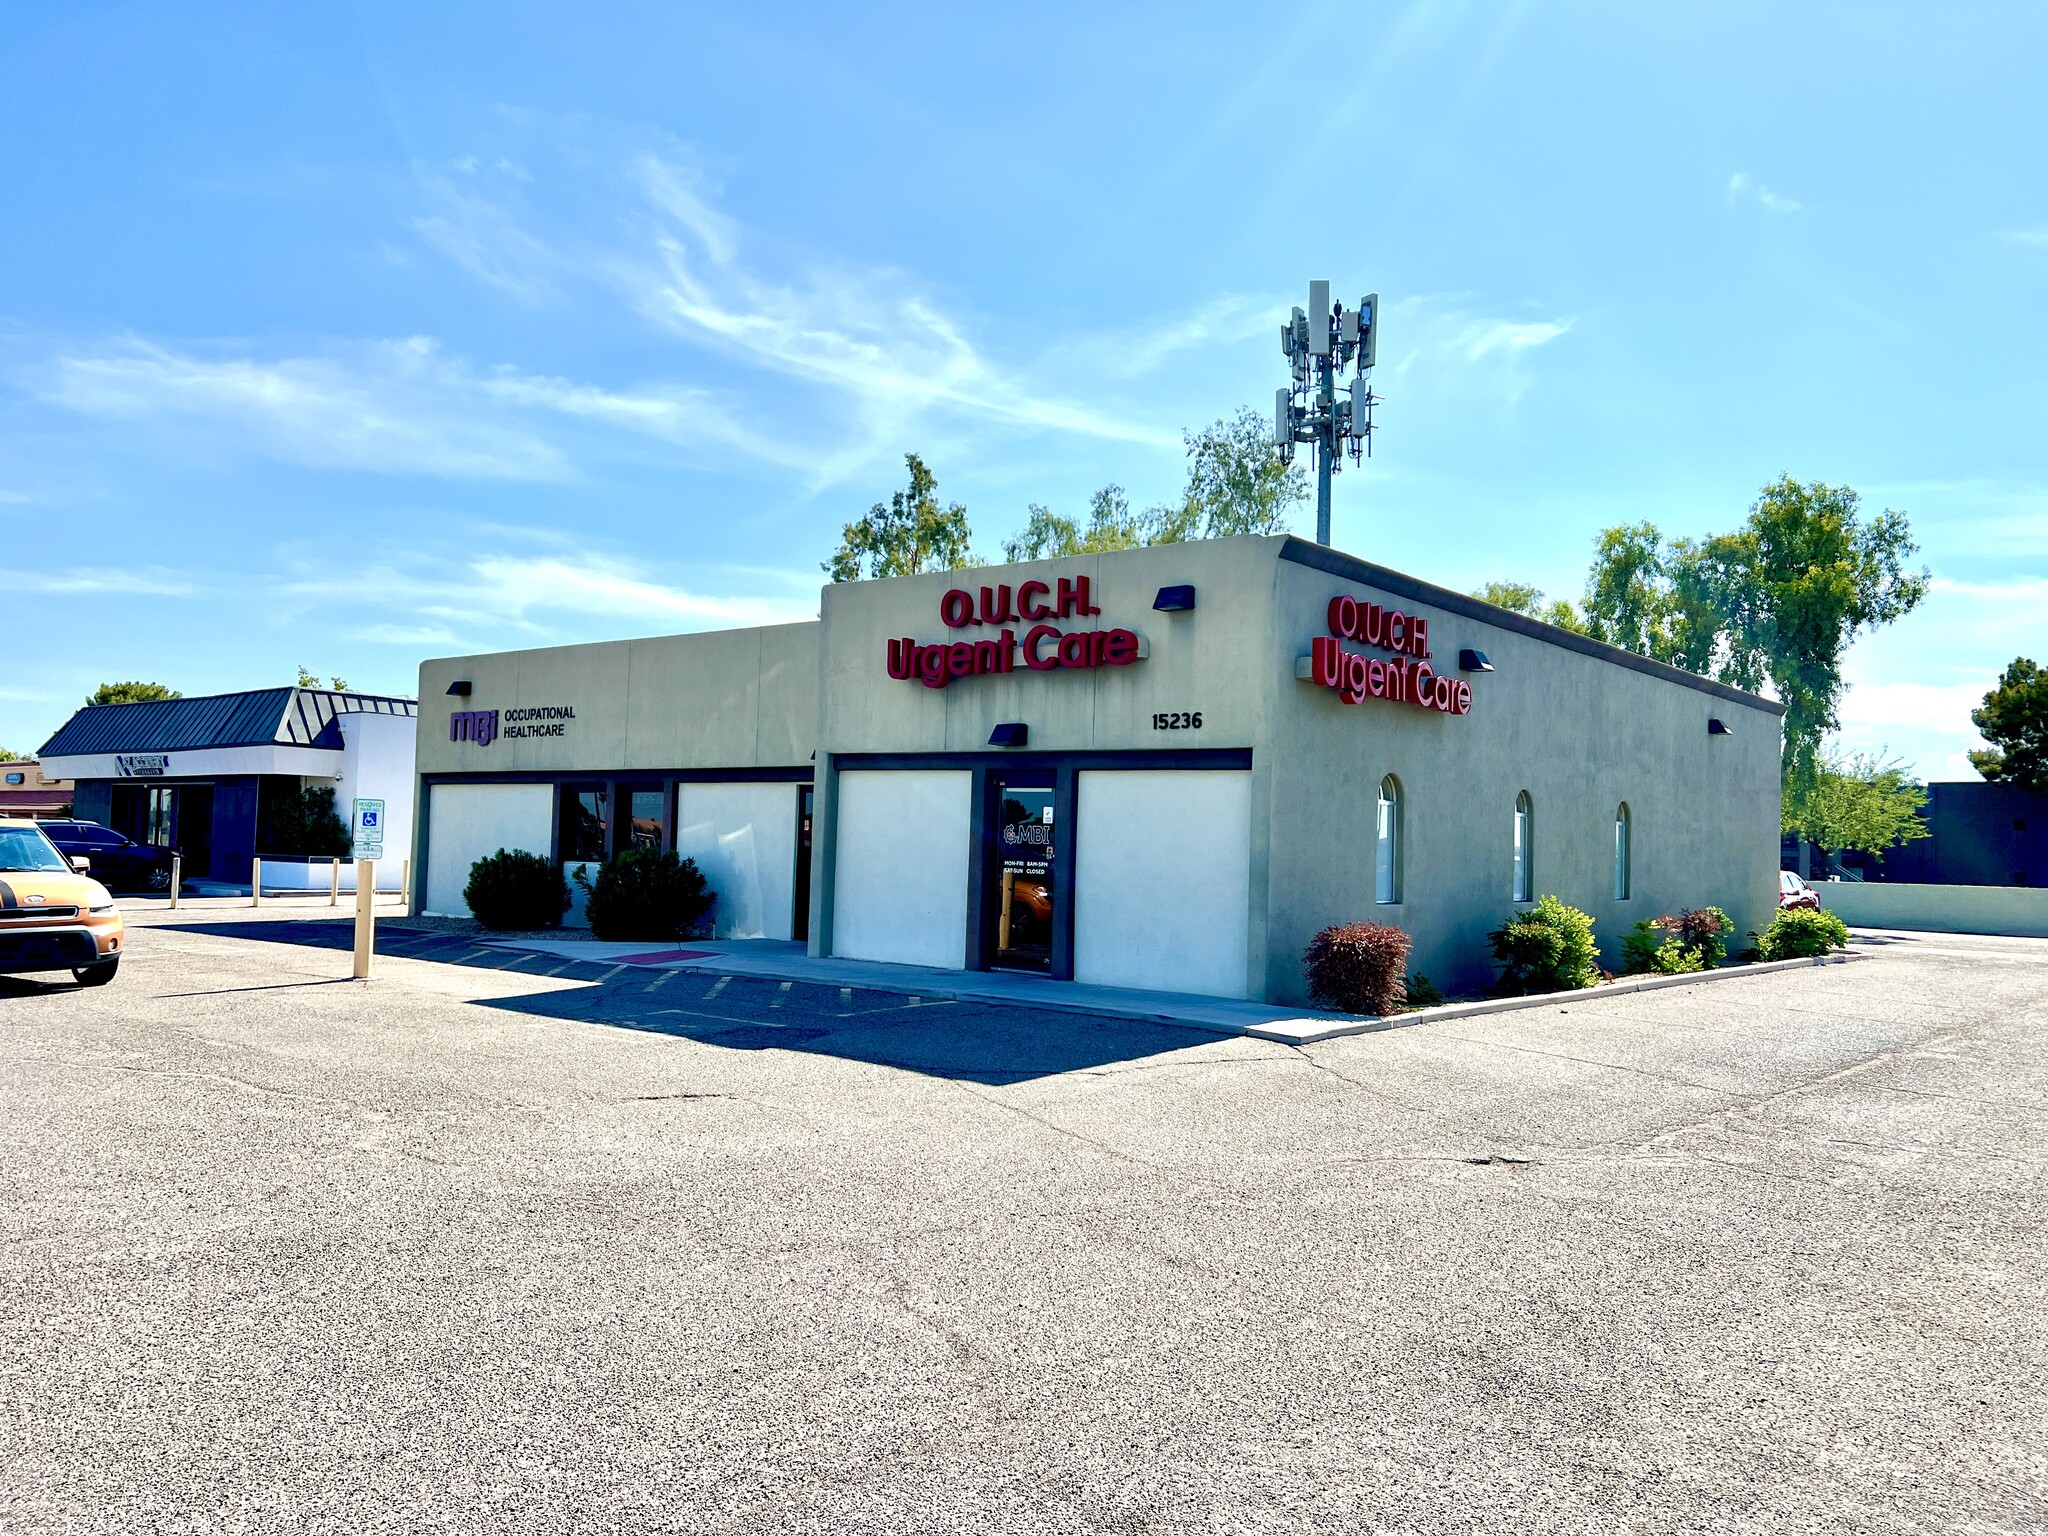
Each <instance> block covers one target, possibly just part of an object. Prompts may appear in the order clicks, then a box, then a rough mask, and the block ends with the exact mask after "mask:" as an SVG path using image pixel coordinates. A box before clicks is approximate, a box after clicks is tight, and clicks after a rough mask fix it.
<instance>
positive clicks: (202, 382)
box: [29, 337, 567, 480]
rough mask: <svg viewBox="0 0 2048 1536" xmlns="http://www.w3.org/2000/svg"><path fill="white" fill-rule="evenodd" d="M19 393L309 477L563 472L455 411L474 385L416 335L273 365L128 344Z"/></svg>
mask: <svg viewBox="0 0 2048 1536" xmlns="http://www.w3.org/2000/svg"><path fill="white" fill-rule="evenodd" d="M29 385H30V388H31V389H33V390H34V391H35V392H36V393H38V394H40V395H41V396H42V398H43V399H45V400H47V401H49V402H50V403H52V404H55V405H59V406H62V407H64V408H65V409H67V410H72V411H76V412H79V413H80V414H83V415H88V416H103V417H111V418H116V419H120V420H127V421H161V422H166V423H173V422H175V423H182V424H188V425H189V424H191V423H195V422H196V423H203V424H209V425H212V426H215V427H218V428H221V429H224V430H225V431H227V432H229V433H231V434H232V437H231V438H230V439H229V441H230V442H231V443H233V444H234V445H236V446H239V447H248V448H254V449H256V450H258V451H260V452H262V453H264V454H266V455H268V456H270V457H273V458H278V459H283V460H286V461H288V462H291V463H297V464H308V465H313V466H315V467H319V468H328V469H365V470H375V471H380V472H383V473H400V474H406V473H410V474H429V475H452V476H461V477H466V478H486V479H514V480H519V479H547V478H554V477H558V476H560V475H562V474H564V473H566V470H567V464H566V462H565V460H564V459H563V457H562V455H561V454H560V453H559V452H557V451H556V449H555V448H554V447H552V446H551V445H550V444H549V443H548V442H547V441H546V440H545V439H544V438H542V437H541V436H539V435H538V434H536V433H534V432H532V431H529V430H524V429H522V428H521V427H520V426H518V425H516V424H510V423H506V422H505V421H503V420H501V419H490V418H489V417H479V416H478V415H476V414H473V413H471V412H467V411H464V410H463V409H461V405H460V397H462V396H464V395H468V396H470V397H472V398H473V397H474V395H475V394H476V384H475V380H474V378H473V376H472V375H471V374H470V372H469V370H468V369H467V368H465V367H464V366H463V365H462V364H460V363H451V362H450V361H448V360H447V359H445V358H443V357H442V356H441V355H440V353H439V350H438V349H437V348H436V346H435V345H434V343H433V342H432V341H431V340H428V339H427V338H424V337H414V338H411V339H409V340H405V341H385V342H371V343H367V344H358V345H353V346H347V347H341V348H336V349H335V350H334V351H333V352H331V353H329V354H326V355H320V356H311V357H288V358H280V359H275V360H259V359H256V358H250V357H218V358H215V357H204V356H198V355H194V354H191V353H181V352H176V351H173V350H172V349H170V348H168V347H162V346H157V345H154V344H152V343H150V342H146V341H141V340H130V341H127V342H125V343H122V344H120V345H117V346H115V347H112V348H110V349H107V350H105V351H101V352H97V353H94V352H87V351H83V350H80V351H74V352H71V353H68V354H66V355H64V356H60V357H58V358H57V359H56V360H55V361H54V362H53V363H52V364H50V365H49V366H48V367H47V368H45V369H42V370H38V371H37V372H36V373H35V374H34V375H32V376H31V378H30V380H29Z"/></svg>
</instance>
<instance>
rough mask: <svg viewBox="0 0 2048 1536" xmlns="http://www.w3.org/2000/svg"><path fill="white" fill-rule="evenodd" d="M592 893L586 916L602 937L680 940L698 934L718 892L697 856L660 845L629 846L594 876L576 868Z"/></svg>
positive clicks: (580, 882)
mask: <svg viewBox="0 0 2048 1536" xmlns="http://www.w3.org/2000/svg"><path fill="white" fill-rule="evenodd" d="M576 883H577V885H578V886H580V887H582V889H583V890H584V891H585V892H587V893H588V894H587V896H586V899H585V901H584V903H583V915H584V916H585V917H587V918H589V919H590V931H591V932H592V933H593V934H595V935H596V936H597V937H598V938H600V939H641V940H647V941H650V942H654V941H666V940H674V939H680V938H682V937H683V936H684V935H686V934H691V933H695V932H696V931H697V929H698V926H699V925H700V924H702V923H703V922H704V920H705V918H707V917H708V916H709V915H710V912H711V908H712V906H713V904H714V903H716V902H717V900H718V895H717V893H716V892H715V891H713V890H711V889H710V888H709V887H708V886H707V885H706V884H705V881H704V872H703V871H702V870H700V869H698V868H697V861H696V860H695V859H679V858H677V857H676V856H675V854H674V853H673V852H669V851H663V850H660V849H655V848H627V849H623V850H621V851H620V852H618V853H615V854H613V855H612V856H611V857H610V858H609V859H606V860H605V861H604V866H603V868H601V869H599V870H598V872H597V879H596V880H594V881H593V880H592V879H591V878H590V876H589V875H588V874H587V873H585V872H584V871H583V870H580V869H579V870H577V871H576Z"/></svg>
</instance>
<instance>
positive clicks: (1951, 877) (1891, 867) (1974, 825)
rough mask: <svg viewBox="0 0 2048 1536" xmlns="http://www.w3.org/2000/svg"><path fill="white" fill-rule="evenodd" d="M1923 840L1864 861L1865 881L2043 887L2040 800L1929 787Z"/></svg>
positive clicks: (2043, 802)
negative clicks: (1925, 829) (1925, 833)
mask: <svg viewBox="0 0 2048 1536" xmlns="http://www.w3.org/2000/svg"><path fill="white" fill-rule="evenodd" d="M1921 814H1922V816H1923V818H1924V819H1925V820H1926V822H1927V833H1928V835H1927V836H1926V837H1923V838H1917V839H1915V840H1914V841H1913V842H1910V843H1904V844H1902V845H1900V846H1899V847H1897V848H1891V849H1887V850H1886V852H1885V854H1884V856H1883V857H1882V858H1881V859H1873V860H1869V861H1867V864H1866V875H1867V878H1869V879H1872V880H1889V881H1895V882H1899V883H1912V884H1918V885H2048V795H2037V794H2035V793H2034V792H2033V791H2031V790H2025V789H2021V788H2020V787H2019V786H2018V785H2016V784H1987V783H1984V782H1982V781H1980V780H1974V779H1973V780H1960V781H1957V782H1954V783H1943V784H1929V785H1928V786H1927V809H1926V810H1925V811H1924V812H1922V813H1921Z"/></svg>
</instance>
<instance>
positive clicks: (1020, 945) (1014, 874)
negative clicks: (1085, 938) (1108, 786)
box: [989, 781, 1058, 971]
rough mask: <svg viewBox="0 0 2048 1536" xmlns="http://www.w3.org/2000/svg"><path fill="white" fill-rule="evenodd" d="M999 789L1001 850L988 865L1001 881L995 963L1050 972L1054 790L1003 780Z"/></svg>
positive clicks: (1054, 888)
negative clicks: (1028, 786)
mask: <svg viewBox="0 0 2048 1536" xmlns="http://www.w3.org/2000/svg"><path fill="white" fill-rule="evenodd" d="M995 790H996V794H995V801H996V826H995V837H996V846H995V849H994V857H993V858H991V859H990V860H989V870H990V872H991V874H992V875H993V876H994V878H995V881H996V889H995V892H994V896H995V900H994V902H993V903H992V906H993V907H994V910H995V914H996V947H995V955H994V957H993V961H992V963H993V964H995V965H998V966H1001V967H1002V968H1003V969H1005V970H1013V971H1050V970H1051V969H1052V913H1053V902H1054V900H1055V899H1056V898H1055V892H1056V891H1057V889H1058V883H1057V880H1056V877H1055V874H1054V871H1053V864H1052V803H1053V792H1052V787H1051V786H1050V785H1046V786H1044V787H1042V788H1036V787H1030V788H1027V787H1025V786H1023V785H1019V784H1007V783H1003V782H1000V781H998V783H997V784H996V786H995Z"/></svg>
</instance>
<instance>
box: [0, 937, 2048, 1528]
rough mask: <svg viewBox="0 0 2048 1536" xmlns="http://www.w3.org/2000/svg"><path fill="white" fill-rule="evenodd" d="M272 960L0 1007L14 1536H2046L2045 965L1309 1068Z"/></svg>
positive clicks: (1906, 980)
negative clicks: (384, 1535)
mask: <svg viewBox="0 0 2048 1536" xmlns="http://www.w3.org/2000/svg"><path fill="white" fill-rule="evenodd" d="M316 915H320V914H316ZM252 916H254V917H258V918H260V919H261V920H260V922H258V923H254V924H252V922H251V918H252ZM304 916H305V914H304V912H303V911H300V912H297V913H274V912H266V913H265V914H250V913H249V912H247V910H246V909H233V908H229V907H226V906H222V907H219V908H215V909H206V908H204V907H200V908H194V909H188V910H186V911H183V912H180V913H178V914H175V915H173V914H169V913H165V912H161V911H156V912H147V913H145V912H142V911H141V910H140V904H138V912H137V915H136V917H135V918H134V919H133V926H132V927H131V941H130V943H131V947H130V950H129V953H128V956H127V959H126V960H125V962H124V965H123V971H122V974H121V976H120V977H119V979H118V980H117V981H116V982H115V983H114V984H113V985H112V986H110V987H107V988H103V989H98V990H93V991H82V990H76V989H72V988H70V987H69V986H68V985H65V986H59V985H55V984H51V983H46V982H38V981H26V980H4V979H0V1053H4V1063H0V1084H4V1088H0V1092H4V1100H0V1138H4V1152H5V1173H4V1178H5V1189H6V1200H5V1202H4V1229H0V1233H4V1246H0V1527H4V1528H5V1529H6V1530H7V1531H9V1532H30V1531H145V1530H146V1531H172V1530H175V1531H192V1532H197V1531H207V1532H212V1531H251V1532H255V1531H264V1532H268V1531H281V1530H290V1531H307V1532H315V1531H317V1532H329V1531H332V1532H344V1531H345V1532H361V1531H401V1530H402V1531H425V1530H432V1531H463V1532H468V1531H476V1532H487V1531H488V1532H500V1531H536V1532H538V1531H640V1530H646V1531H677V1532H727V1531H731V1532H741V1531H747V1532H756V1531H803V1532H821V1533H822V1532H868V1531H916V1532H925V1531H960V1532H969V1531H972V1532H982V1531H991V1532H1060V1533H1074V1532H1168V1531H1171V1532H1181V1531H1196V1532H1240V1531H1302V1532H1310V1531H1313V1532H1331V1531H1385V1532H1422V1531H1428V1532H1466V1531H1512V1532H1516V1533H1528V1532H1549V1531H1584V1532H1596V1531H1597V1532H1621V1531H1628V1532H1644V1531H1731V1532H1752V1531H1754V1532H1784V1531H1802V1532H1803V1531H1842V1532H1851V1531H1854V1532H1873V1531H1875V1532H1893V1531H1897V1532H1907V1531H1911V1532H1929V1531H1968V1532H2006V1531H2011V1532H2020V1531H2026V1532H2038V1531H2040V1530H2042V1529H2044V1528H2048V1422H2044V1407H2043V1405H2044V1396H2043V1387H2044V1383H2048V1311H2044V1307H2043V1304H2042V1297H2043V1295H2044V1291H2048V1255H2044V1249H2048V1236H2044V1233H2048V1220H2044V1218H2048V1200H2044V1189H2043V1173H2042V1147H2043V1134H2042V1133H2043V1130H2044V1122H2048V1050H2044V1048H2043V1045H2042V1036H2043V1033H2044V1030H2048V943H2044V942H2028V941H2019V940H2004V941H2001V940H1983V939H1960V938H1953V937H1949V936H1940V937H1936V936H1922V937H1918V938H1915V937H1912V936H1904V935H1893V936H1889V938H1888V940H1887V941H1886V942H1881V943H1876V944H1873V945H1872V946H1871V947H1872V948H1873V949H1874V950H1875V951H1876V953H1875V954H1874V956H1873V958H1870V959H1868V960H1864V961H1861V962H1858V963H1856V964H1853V965H1846V966H1838V967H1829V968H1825V969H1816V970H1810V971H1798V972H1787V973H1781V974H1777V975H1770V976H1758V977H1753V978H1745V979H1741V980H1734V981H1723V982H1719V983H1716V984H1714V985H1710V986H1701V987H1689V988H1680V989H1674V990H1670V991H1660V992H1647V993H1638V994H1634V995H1629V996H1624V997H1616V998H1609V999H1597V998H1587V999H1585V1000H1584V1001H1580V1002H1575V1003H1574V1004H1573V1005H1572V1006H1571V1007H1570V1008H1568V1009H1564V1008H1558V1009H1546V1010H1541V1011H1532V1012H1524V1013H1514V1014H1505V1015H1500V1016H1497V1017H1487V1018H1477V1019H1465V1020H1456V1021H1444V1022H1440V1023H1437V1024H1427V1025H1421V1026H1417V1027H1415V1028H1410V1029H1403V1030H1397V1031H1392V1032H1388V1033H1383V1034H1375V1035H1367V1036H1361V1037H1356V1038H1351V1039H1343V1040H1336V1041H1331V1042H1328V1043H1326V1044H1322V1045H1316V1046H1311V1047H1308V1048H1306V1049H1300V1050H1297V1049H1293V1048H1290V1047H1286V1046H1281V1045H1274V1044H1267V1043H1261V1042H1256V1041H1249V1040H1218V1039H1210V1038H1205V1037H1202V1036H1199V1035H1195V1034H1192V1033H1187V1032H1182V1031H1177V1030H1173V1029H1168V1028H1164V1027H1160V1026H1153V1025H1141V1024H1133V1023H1129V1022H1124V1021H1114V1020H1097V1019H1093V1018H1088V1017H1084V1016H1077V1015H1035V1014H1032V1013H1029V1012H1025V1011H1021V1010H1011V1009H1002V1008H995V1007H980V1006H973V1005H963V1004H959V1003H927V1002H924V1001H922V1000H920V1001H918V1002H915V1003H913V1002H912V1001H911V1000H910V999H909V998H905V997H900V996H894V995H891V994H885V993H852V994H843V993H841V992H840V991H839V989H837V988H823V987H808V986H804V985H796V986H791V987H787V988H785V987H783V986H781V985H780V984H778V983H775V982H766V981H753V980H746V979H736V980H733V981H730V982H721V981H720V979H718V978H716V977H708V976H698V975H685V974H678V973H661V975H660V976H656V975H650V974H649V973H647V972H645V971H639V970H633V969H623V970H622V969H616V968H614V967H611V966H582V967H577V966H571V965H563V966H561V967H560V968H559V969H556V970H554V971H553V973H552V974H543V973H544V972H547V971H548V970H549V969H550V967H555V966H556V965H557V962H554V961H548V962H546V963H545V964H540V963H538V962H517V964H516V968H510V969H508V968H507V967H508V966H512V965H514V962H513V961H512V960H510V959H508V958H506V957H503V956H497V955H491V956H476V955H471V954H469V951H471V950H473V949H474V948H475V946H472V945H467V944H464V945H462V947H461V950H460V952H450V951H448V950H447V948H446V943H447V941H446V940H445V939H442V938H436V937H433V936H418V935H415V936H414V937H413V938H412V939H410V940H408V939H407V938H406V937H405V936H404V935H403V934H401V933H397V932H387V935H386V937H387V944H388V946H389V948H388V950H387V956H388V957H387V958H386V959H385V960H384V961H383V962H382V974H381V976H380V978H379V979H378V980H377V981H375V982H372V983H369V984H360V983H355V982H351V981H347V980H342V979H337V978H340V977H343V976H345V974H346V969H347V959H346V956H345V955H344V954H342V953H340V952H338V951H337V950H334V949H331V948H325V947H322V945H321V943H319V942H317V941H318V940H320V939H321V938H322V936H323V935H322V933H321V931H319V930H318V928H317V925H311V924H307V923H305V922H304V921H302V919H303V917H304ZM174 917H175V921H174V920H173V919H174ZM327 936H328V937H334V935H333V934H332V933H331V931H330V932H329V934H328V935H327ZM308 941H316V942H308ZM458 942H459V941H458ZM661 976H667V977H668V978H669V979H667V980H662V979H661Z"/></svg>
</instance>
